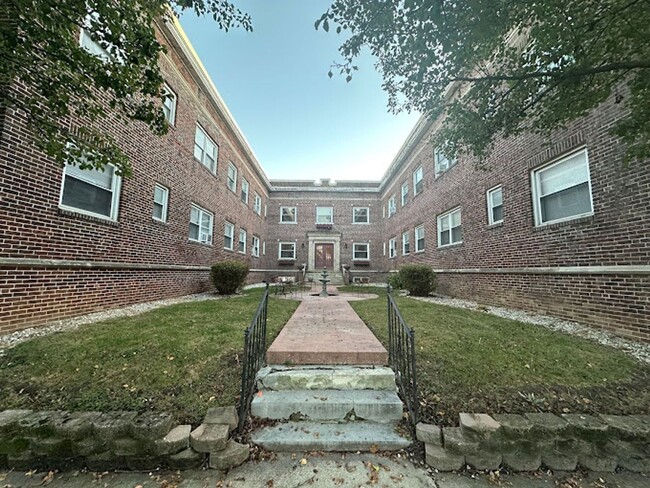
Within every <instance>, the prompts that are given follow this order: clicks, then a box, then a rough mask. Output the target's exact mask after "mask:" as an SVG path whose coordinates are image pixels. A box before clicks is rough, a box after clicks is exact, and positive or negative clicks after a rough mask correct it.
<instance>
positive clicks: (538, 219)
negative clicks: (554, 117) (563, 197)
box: [530, 147, 594, 227]
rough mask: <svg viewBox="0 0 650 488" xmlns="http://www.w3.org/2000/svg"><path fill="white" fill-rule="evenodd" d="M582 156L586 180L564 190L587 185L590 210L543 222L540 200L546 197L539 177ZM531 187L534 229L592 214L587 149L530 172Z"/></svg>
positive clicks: (592, 200)
mask: <svg viewBox="0 0 650 488" xmlns="http://www.w3.org/2000/svg"><path fill="white" fill-rule="evenodd" d="M580 154H584V163H583V164H584V166H585V169H586V175H587V180H586V181H583V182H581V183H578V184H576V185H573V186H570V187H567V188H565V190H566V189H569V188H573V187H575V186H578V185H580V184H584V183H587V187H588V189H589V207H590V210H589V211H588V212H582V213H580V214H575V215H569V216H567V217H562V218H560V219H554V220H548V221H544V220H543V217H542V205H541V199H542V198H544V197H545V196H548V195H542V193H541V182H540V175H541V174H542V173H544V172H545V171H547V170H549V169H551V168H554V167H556V166H559V165H562V164H566V163H567V162H568V161H569V160H571V159H572V158H574V157H576V156H578V155H580ZM530 175H531V187H532V193H533V213H534V216H535V226H536V227H543V226H545V225H550V224H556V223H558V222H567V221H569V220H575V219H580V218H583V217H589V216H591V215H593V214H594V197H593V192H592V186H591V171H590V169H589V154H588V153H587V148H586V147H583V148H582V149H579V150H577V151H574V152H572V153H571V154H568V155H566V156H563V157H561V158H559V159H557V160H555V161H552V162H551V163H548V164H545V165H544V166H541V167H539V168H535V169H534V170H532V171H531V173H530Z"/></svg>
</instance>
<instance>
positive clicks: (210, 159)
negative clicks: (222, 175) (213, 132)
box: [194, 125, 219, 173]
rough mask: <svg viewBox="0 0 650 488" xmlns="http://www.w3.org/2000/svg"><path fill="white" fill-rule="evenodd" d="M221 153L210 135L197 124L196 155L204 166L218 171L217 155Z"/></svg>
mask: <svg viewBox="0 0 650 488" xmlns="http://www.w3.org/2000/svg"><path fill="white" fill-rule="evenodd" d="M218 155H219V146H217V145H216V144H215V142H214V141H213V140H212V139H211V138H210V136H209V135H208V134H207V133H206V132H205V131H204V130H203V129H202V128H201V127H200V126H199V125H197V126H196V132H195V133H194V157H195V158H196V159H198V160H199V161H200V162H201V164H202V165H203V166H205V167H206V168H208V169H209V170H210V171H212V172H213V173H216V171H217V157H218Z"/></svg>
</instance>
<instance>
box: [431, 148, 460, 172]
mask: <svg viewBox="0 0 650 488" xmlns="http://www.w3.org/2000/svg"><path fill="white" fill-rule="evenodd" d="M433 158H434V160H435V166H436V175H439V174H440V173H444V172H445V171H447V170H448V169H449V168H451V167H452V166H453V165H455V164H456V159H451V158H450V157H448V156H447V155H446V154H445V153H444V152H442V149H441V148H439V147H437V148H436V149H435V151H434V152H433Z"/></svg>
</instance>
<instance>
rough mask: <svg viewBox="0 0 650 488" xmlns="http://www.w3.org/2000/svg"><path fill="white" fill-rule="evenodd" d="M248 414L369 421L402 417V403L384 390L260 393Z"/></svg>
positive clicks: (392, 392)
mask: <svg viewBox="0 0 650 488" xmlns="http://www.w3.org/2000/svg"><path fill="white" fill-rule="evenodd" d="M251 415H253V416H254V417H261V418H265V419H274V420H359V419H361V420H371V421H373V422H393V421H396V420H399V419H401V418H402V401H401V400H400V399H399V397H398V396H397V393H395V392H394V391H386V390H377V391H373V390H298V391H271V390H260V392H259V393H258V394H257V395H256V396H255V398H254V399H253V402H252V404H251Z"/></svg>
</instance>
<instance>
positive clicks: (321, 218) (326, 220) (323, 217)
mask: <svg viewBox="0 0 650 488" xmlns="http://www.w3.org/2000/svg"><path fill="white" fill-rule="evenodd" d="M316 223H317V224H333V223H334V209H333V208H332V207H316Z"/></svg>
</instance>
